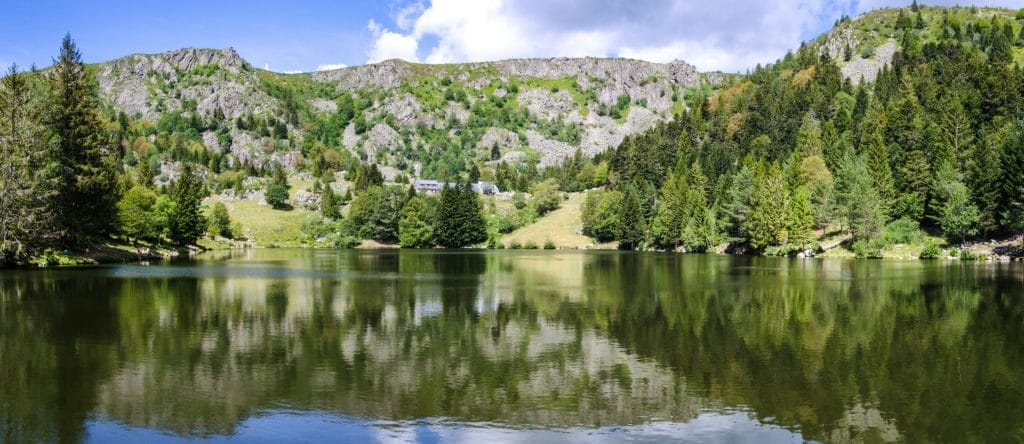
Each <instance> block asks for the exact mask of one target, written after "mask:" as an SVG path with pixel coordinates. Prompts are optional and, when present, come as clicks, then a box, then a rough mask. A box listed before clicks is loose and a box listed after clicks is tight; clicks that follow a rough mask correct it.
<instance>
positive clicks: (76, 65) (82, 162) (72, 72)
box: [49, 35, 120, 244]
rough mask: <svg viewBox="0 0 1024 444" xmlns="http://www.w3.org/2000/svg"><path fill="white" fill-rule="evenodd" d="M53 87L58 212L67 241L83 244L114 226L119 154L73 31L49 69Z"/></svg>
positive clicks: (93, 81) (51, 129) (56, 213)
mask: <svg viewBox="0 0 1024 444" xmlns="http://www.w3.org/2000/svg"><path fill="white" fill-rule="evenodd" d="M49 78H50V88H51V90H52V91H53V96H52V97H53V103H52V111H51V113H52V115H51V116H50V118H49V122H50V131H51V132H52V134H53V136H54V138H55V139H56V144H57V147H56V161H57V168H58V172H57V178H58V181H57V200H56V208H55V211H54V214H55V215H56V220H55V222H56V224H57V227H58V230H59V231H60V232H61V235H62V237H63V239H64V241H65V242H67V243H72V244H80V243H83V242H85V241H86V240H87V239H89V238H94V237H97V236H105V235H107V234H109V233H110V232H111V231H112V230H113V229H114V222H115V221H116V220H117V217H116V215H117V202H118V200H119V199H120V196H119V195H118V187H117V173H116V171H115V169H114V166H113V165H114V159H112V158H111V156H110V155H109V154H107V153H106V152H105V151H104V150H103V143H104V134H103V126H102V123H101V122H100V120H99V116H100V109H99V104H98V98H97V97H98V96H97V86H96V82H95V80H94V79H93V78H92V77H91V76H89V75H88V73H87V72H86V68H85V66H84V65H83V64H82V58H81V55H80V54H79V52H78V48H77V46H76V45H75V42H74V41H73V40H71V36H70V35H66V36H64V41H63V43H62V44H61V52H60V55H59V56H58V58H57V61H56V63H55V64H54V66H53V68H52V73H51V74H50V75H49Z"/></svg>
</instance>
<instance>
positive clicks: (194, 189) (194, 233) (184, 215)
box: [170, 165, 207, 245]
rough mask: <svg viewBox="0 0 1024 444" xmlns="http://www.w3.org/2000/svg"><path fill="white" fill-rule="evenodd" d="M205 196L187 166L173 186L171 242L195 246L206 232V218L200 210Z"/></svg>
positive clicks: (203, 190)
mask: <svg viewBox="0 0 1024 444" xmlns="http://www.w3.org/2000/svg"><path fill="white" fill-rule="evenodd" d="M205 195H206V190H205V189H204V188H203V184H202V183H201V182H200V180H199V178H198V177H197V176H196V175H195V174H194V173H192V169H191V168H190V167H189V166H188V165H186V166H185V167H184V168H182V170H181V173H180V174H179V176H178V180H177V181H176V182H174V185H173V186H171V193H170V197H171V200H173V201H174V209H175V210H174V216H173V217H172V218H171V224H170V235H171V241H173V242H174V243H176V244H178V245H193V244H195V243H196V240H198V239H199V238H200V237H201V236H202V235H203V233H205V232H206V228H207V224H206V218H205V217H203V213H202V211H201V210H200V208H199V206H200V204H201V203H202V201H203V197H205Z"/></svg>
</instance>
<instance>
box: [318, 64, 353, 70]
mask: <svg viewBox="0 0 1024 444" xmlns="http://www.w3.org/2000/svg"><path fill="white" fill-rule="evenodd" d="M342 68H348V65H346V64H344V63H329V64H326V65H320V66H317V67H316V70H317V71H331V70H335V69H342Z"/></svg>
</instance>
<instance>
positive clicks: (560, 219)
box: [501, 193, 594, 249]
mask: <svg viewBox="0 0 1024 444" xmlns="http://www.w3.org/2000/svg"><path fill="white" fill-rule="evenodd" d="M584 198H585V195H584V193H572V194H570V195H569V199H568V200H565V201H562V206H561V208H559V209H557V210H554V211H552V212H550V213H548V214H545V215H544V216H543V217H541V218H540V219H537V221H536V222H534V223H532V224H530V225H527V226H525V227H522V228H520V229H518V230H516V231H513V232H511V233H509V234H507V235H505V236H502V238H501V241H502V242H504V243H505V244H506V245H510V244H512V243H517V244H519V245H528V244H529V243H530V242H533V243H534V244H536V245H540V244H542V243H547V241H551V243H552V244H553V245H554V246H555V247H556V248H559V249H565V248H568V249H573V248H587V247H590V246H593V245H594V240H593V239H591V238H589V237H587V236H584V235H582V234H580V233H579V232H580V229H581V224H582V223H581V222H580V221H581V220H582V219H581V210H580V208H581V207H582V205H583V200H584Z"/></svg>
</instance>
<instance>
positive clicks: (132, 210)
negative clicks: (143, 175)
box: [117, 185, 163, 240]
mask: <svg viewBox="0 0 1024 444" xmlns="http://www.w3.org/2000/svg"><path fill="white" fill-rule="evenodd" d="M155 204H156V193H155V192H153V190H150V189H149V188H146V187H144V186H141V185H136V186H134V187H132V188H130V189H129V190H128V191H127V192H125V193H124V196H122V197H121V200H120V201H119V202H118V203H117V220H118V226H119V227H120V231H121V234H123V235H125V236H126V237H128V238H130V239H142V240H158V239H159V237H160V235H161V234H162V233H163V227H161V226H160V225H159V224H158V221H157V214H155V213H154V211H153V206H154V205H155Z"/></svg>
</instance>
